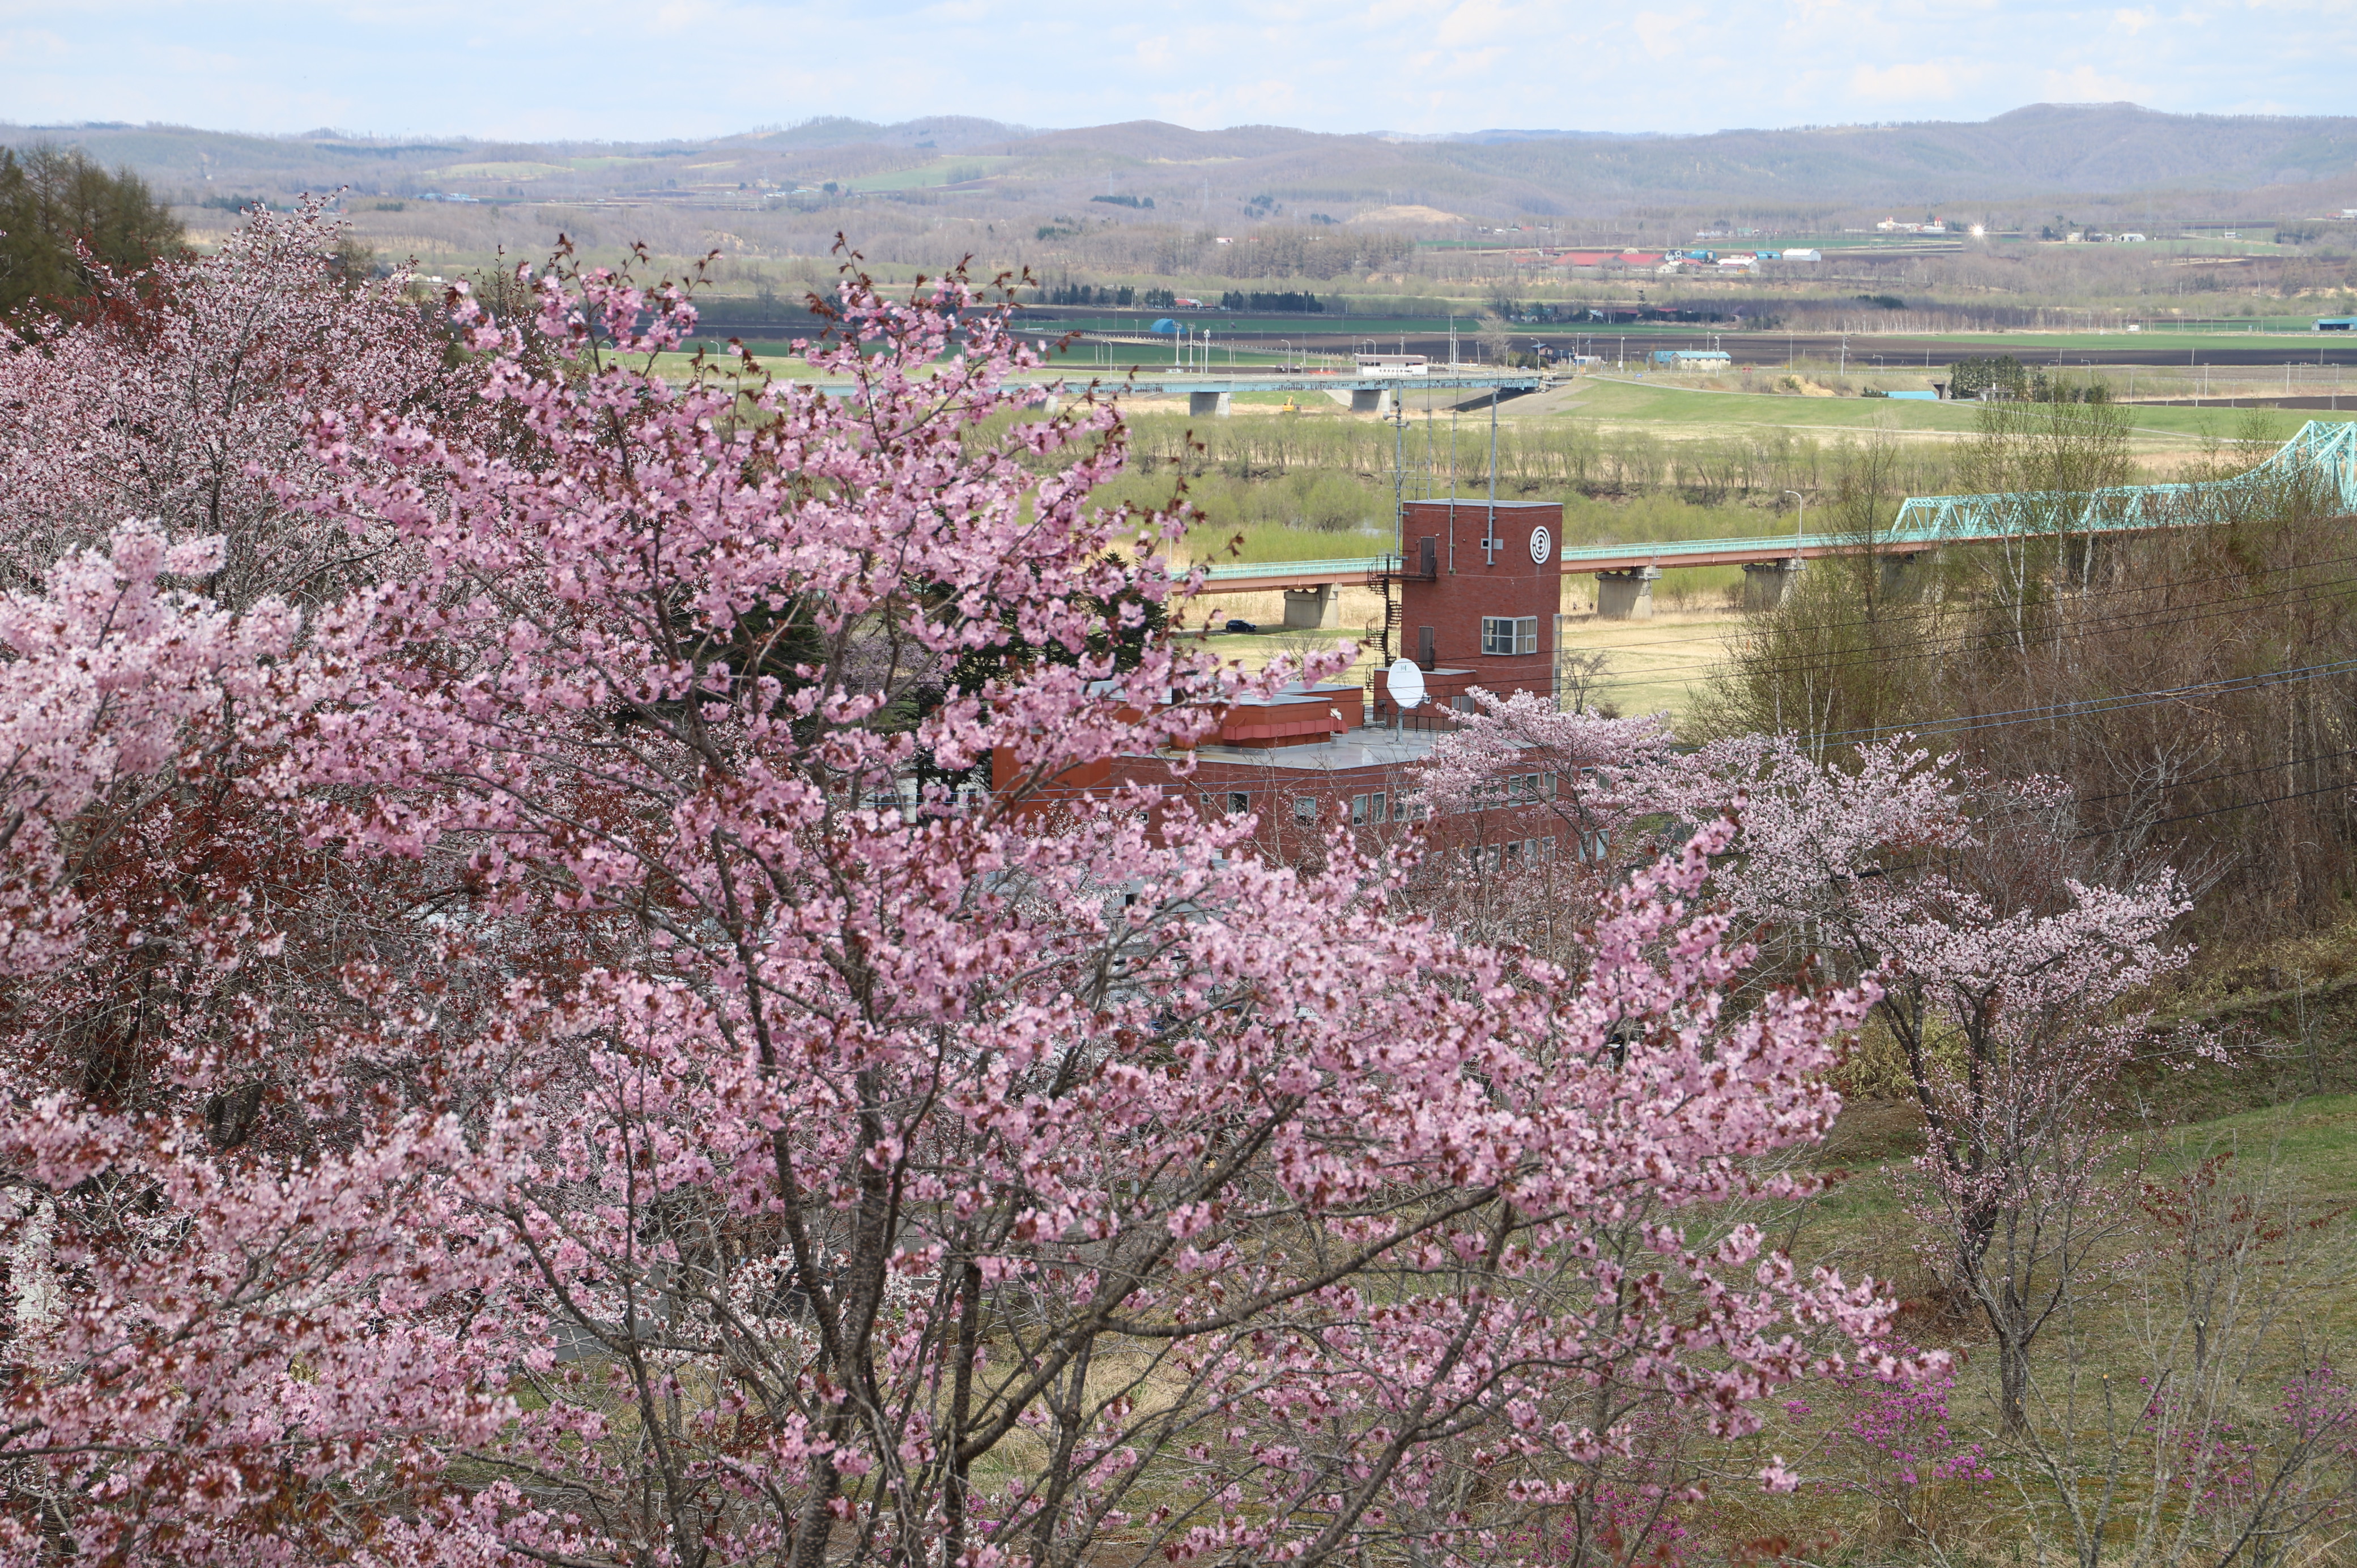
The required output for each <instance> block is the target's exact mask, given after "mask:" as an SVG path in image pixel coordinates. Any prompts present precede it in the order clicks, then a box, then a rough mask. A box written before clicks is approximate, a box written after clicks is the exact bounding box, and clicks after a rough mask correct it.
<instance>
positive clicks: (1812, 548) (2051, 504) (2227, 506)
mask: <svg viewBox="0 0 2357 1568" xmlns="http://www.w3.org/2000/svg"><path fill="white" fill-rule="evenodd" d="M2303 489H2304V490H2306V491H2308V492H2309V494H2311V495H2312V496H2314V497H2315V498H2316V499H2317V500H2318V501H2319V503H2320V504H2322V505H2323V506H2325V507H2326V508H2327V509H2329V510H2337V511H2343V512H2350V513H2357V423H2352V422H2327V421H2324V420H2310V421H2309V423H2308V424H2305V425H2302V426H2301V427H2300V431H2299V434H2298V435H2294V436H2293V437H2292V438H2291V439H2290V440H2289V441H2287V442H2285V443H2284V444H2283V446H2282V447H2281V448H2280V449H2278V450H2277V451H2276V452H2275V453H2274V454H2273V455H2272V456H2269V457H2268V458H2267V459H2266V461H2265V462H2263V463H2260V464H2258V465H2257V466H2256V467H2253V468H2251V469H2249V470H2248V471H2247V472H2244V473H2242V474H2237V475H2235V476H2234V477H2233V478H2226V479H2212V480H2204V481H2200V482H2195V483H2188V484H2166V485H2121V486H2118V487H2115V488H2114V489H2101V490H2094V491H2089V492H2072V493H2068V494H2060V493H2046V494H2040V493H2024V494H2013V495H1986V496H1915V497H1911V498H1910V499H1908V500H1907V501H1905V502H1904V503H1902V504H1901V505H1900V509H1899V515H1898V516H1897V517H1896V518H1895V519H1893V520H1892V521H1891V524H1890V526H1889V528H1887V529H1884V530H1883V531H1881V532H1879V533H1878V534H1876V535H1875V536H1874V537H1873V538H1872V539H1871V540H1867V539H1863V538H1860V537H1859V536H1858V535H1857V534H1855V533H1803V532H1792V533H1781V534H1772V535H1768V536H1764V537H1760V538H1753V539H1671V540H1649V541H1645V542H1639V543H1631V544H1585V545H1579V546H1576V547H1574V546H1566V547H1564V548H1562V549H1560V550H1558V551H1557V552H1556V556H1555V559H1556V564H1557V565H1558V566H1559V568H1560V569H1561V570H1562V571H1563V572H1564V573H1566V575H1569V574H1572V573H1594V574H1596V575H1598V576H1599V577H1605V578H1612V579H1633V580H1635V581H1636V582H1638V583H1643V582H1645V581H1648V580H1650V578H1651V577H1652V576H1657V575H1659V574H1660V572H1661V570H1662V569H1663V568H1664V567H1668V566H1749V567H1755V568H1760V569H1761V570H1762V571H1763V572H1764V573H1768V574H1789V573H1791V572H1792V571H1793V570H1794V569H1796V567H1797V564H1799V563H1801V562H1803V561H1808V560H1812V559H1814V558H1816V557H1818V556H1824V555H1855V554H1861V553H1865V552H1867V551H1868V550H1873V551H1877V552H1879V553H1885V554H1891V555H1900V556H1904V555H1908V554H1912V553H1921V552H1924V551H1931V550H1936V549H1938V548H1939V547H1940V546H1942V545H1943V544H1971V543H1986V542H1992V541H1996V540H2004V539H2018V538H2025V537H2034V536H2040V535H2045V536H2056V535H2072V536H2083V535H2088V534H2099V533H2142V532H2150V531H2152V530H2154V529H2162V528H2199V527H2204V526H2207V525H2209V524H2212V523H2218V522H2223V521H2228V520H2230V519H2232V518H2233V517H2236V516H2238V515H2242V514H2244V512H2246V511H2248V510H2250V509H2252V508H2253V507H2255V506H2259V505H2264V504H2266V503H2268V502H2270V501H2272V500H2274V499H2277V498H2280V497H2281V496H2283V495H2285V494H2287V493H2288V492H2292V491H2295V490H2303ZM1485 504H1486V503H1485V502H1484V501H1483V500H1481V499H1461V500H1459V501H1458V506H1459V507H1460V508H1462V509H1463V510H1465V511H1467V512H1468V513H1476V512H1479V511H1480V510H1481V509H1482V507H1483V506H1484V505H1485ZM1400 569H1401V563H1400V560H1399V558H1398V557H1397V556H1393V555H1373V556H1364V557H1357V556H1354V557H1351V559H1348V560H1333V561H1271V562H1265V563H1246V564H1239V565H1233V566H1215V567H1212V568H1211V572H1210V582H1209V583H1208V584H1207V588H1208V591H1210V592H1211V593H1214V594H1232V593H1255V592H1266V591H1267V590H1269V589H1272V588H1311V587H1318V586H1321V585H1330V584H1342V583H1355V582H1359V581H1362V580H1365V579H1367V578H1368V577H1370V576H1371V575H1382V574H1384V573H1386V572H1390V573H1396V572H1398V571H1399V570H1400ZM1614 586H1616V587H1617V586H1618V584H1615V585H1614ZM1640 592H1641V591H1640ZM1626 597H1628V595H1627V594H1625V593H1606V594H1602V595H1599V597H1598V604H1599V606H1600V607H1601V606H1606V605H1610V604H1613V603H1614V602H1615V601H1617V600H1620V599H1622V598H1626ZM1633 608H1634V607H1633V606H1632V609H1633ZM1604 613H1606V614H1607V615H1608V616H1609V615H1612V614H1613V610H1612V609H1610V608H1607V609H1605V612H1604ZM1635 613H1638V614H1642V613H1644V611H1642V610H1636V611H1635Z"/></svg>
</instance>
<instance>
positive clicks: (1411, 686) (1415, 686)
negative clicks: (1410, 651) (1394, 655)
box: [1385, 659, 1424, 709]
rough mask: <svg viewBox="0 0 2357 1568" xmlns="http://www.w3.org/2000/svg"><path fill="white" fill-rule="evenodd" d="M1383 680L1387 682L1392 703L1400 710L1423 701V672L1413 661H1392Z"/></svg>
mask: <svg viewBox="0 0 2357 1568" xmlns="http://www.w3.org/2000/svg"><path fill="white" fill-rule="evenodd" d="M1385 679H1386V680H1387V681H1388V682H1389V683H1390V686H1391V692H1392V701H1393V702H1394V703H1397V704H1398V705H1399V706H1400V707H1401V708H1403V709H1406V708H1413V707H1415V706H1417V705H1418V704H1420V703H1423V701H1424V671H1422V670H1419V669H1417V668H1416V663H1415V660H1413V659H1394V660H1392V667H1391V670H1390V671H1389V672H1388V673H1387V675H1386V677H1385Z"/></svg>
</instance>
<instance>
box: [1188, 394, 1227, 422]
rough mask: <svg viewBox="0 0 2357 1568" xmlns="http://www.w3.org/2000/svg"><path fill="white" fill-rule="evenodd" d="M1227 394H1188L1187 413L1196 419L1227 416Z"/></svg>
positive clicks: (1223, 417)
mask: <svg viewBox="0 0 2357 1568" xmlns="http://www.w3.org/2000/svg"><path fill="white" fill-rule="evenodd" d="M1228 396H1229V394H1228V393H1226V392H1189V393H1188V394H1187V412H1188V413H1189V414H1191V415H1193V416H1194V417H1195V418H1197V419H1205V418H1210V417H1211V416H1212V415H1217V416H1218V417H1220V418H1222V419H1225V418H1227V417H1228V416H1229V412H1230V411H1229V408H1228Z"/></svg>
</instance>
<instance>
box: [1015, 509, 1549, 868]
mask: <svg viewBox="0 0 2357 1568" xmlns="http://www.w3.org/2000/svg"><path fill="white" fill-rule="evenodd" d="M1562 530H1563V509H1562V507H1561V506H1560V505H1559V504H1557V503H1554V502H1529V501H1500V502H1496V503H1494V504H1492V503H1491V502H1489V501H1487V500H1480V499H1475V500H1465V499H1457V500H1415V501H1409V502H1406V503H1405V506H1404V507H1403V508H1402V513H1401V536H1402V540H1403V542H1404V543H1405V550H1404V551H1403V552H1402V553H1401V554H1400V556H1399V557H1397V558H1395V560H1396V564H1395V565H1394V568H1393V569H1392V570H1390V571H1388V572H1385V573H1383V574H1380V580H1379V581H1378V582H1376V583H1375V584H1373V586H1376V587H1378V588H1379V589H1380V590H1381V592H1382V593H1383V596H1384V602H1385V607H1386V620H1387V624H1386V627H1385V629H1384V634H1383V636H1384V640H1385V642H1386V643H1387V644H1388V646H1386V647H1385V648H1384V649H1383V650H1382V651H1383V655H1384V658H1385V660H1386V661H1388V660H1389V659H1390V658H1393V657H1405V658H1409V659H1413V660H1415V663H1416V664H1417V666H1418V667H1419V668H1420V669H1421V670H1422V671H1423V672H1424V681H1425V688H1426V701H1425V702H1424V703H1421V704H1419V705H1418V706H1417V707H1416V708H1415V709H1412V710H1409V711H1406V712H1405V713H1403V712H1402V711H1401V709H1400V708H1399V706H1398V704H1397V703H1395V702H1394V700H1393V698H1392V694H1391V682H1390V679H1389V674H1388V671H1383V670H1379V671H1377V673H1376V674H1375V676H1374V679H1373V681H1372V682H1371V683H1370V685H1369V686H1367V687H1363V688H1362V687H1361V686H1358V685H1355V684H1341V683H1328V684H1320V685H1314V686H1313V685H1300V684H1297V685H1295V686H1294V687H1291V688H1289V689H1287V690H1286V691H1285V692H1283V693H1277V694H1276V695H1275V696H1273V697H1269V698H1264V699H1256V700H1253V701H1248V702H1240V703H1234V704H1232V705H1231V706H1229V707H1228V708H1226V709H1225V710H1224V711H1223V712H1222V714H1221V715H1220V727H1219V731H1218V733H1217V734H1216V735H1215V736H1211V738H1209V739H1207V740H1206V741H1204V742H1203V743H1202V744H1201V745H1200V746H1198V747H1197V748H1196V750H1195V752H1194V763H1195V767H1194V770H1193V772H1192V773H1191V774H1190V775H1189V776H1187V777H1183V778H1182V777H1180V776H1179V775H1178V774H1176V773H1175V772H1174V771H1173V769H1172V766H1171V765H1172V763H1173V762H1174V761H1177V760H1179V758H1178V757H1177V756H1176V755H1175V754H1167V753H1166V754H1160V755H1144V756H1135V757H1114V758H1111V759H1108V760H1107V761H1105V762H1103V763H1100V764H1098V765H1096V766H1094V767H1092V768H1087V769H1084V770H1079V771H1076V772H1075V773H1073V774H1071V775H1067V776H1066V777H1065V778H1063V779H1060V780H1059V781H1058V786H1059V790H1058V792H1062V791H1071V792H1074V793H1078V792H1080V791H1084V790H1090V789H1103V788H1105V787H1107V786H1109V785H1113V784H1115V783H1123V784H1128V783H1140V784H1145V785H1147V786H1149V787H1152V788H1155V789H1159V790H1161V791H1162V792H1163V793H1164V795H1165V796H1166V797H1167V798H1169V799H1171V800H1175V801H1189V800H1191V801H1192V802H1193V803H1194V804H1195V806H1196V807H1197V808H1198V809H1200V810H1205V811H1222V812H1228V813H1243V812H1252V813H1254V814H1255V815H1256V816H1257V818H1258V827H1257V833H1258V837H1259V840H1260V843H1261V844H1262V847H1263V849H1264V851H1265V852H1266V853H1268V854H1272V855H1273V856H1275V857H1276V858H1279V859H1290V858H1293V856H1294V855H1296V854H1300V853H1305V852H1307V851H1308V850H1310V849H1312V848H1314V846H1315V845H1316V844H1318V843H1319V842H1321V841H1322V840H1323V837H1324V835H1325V832H1326V831H1327V829H1328V828H1329V827H1330V826H1331V825H1332V824H1333V823H1334V822H1337V821H1340V820H1345V819H1347V820H1348V821H1349V822H1351V825H1352V826H1354V827H1357V828H1361V829H1364V830H1367V831H1368V832H1383V831H1384V830H1386V829H1389V828H1391V827H1392V826H1393V825H1394V824H1400V823H1413V824H1415V830H1414V831H1416V832H1422V833H1425V834H1427V835H1429V836H1430V837H1432V838H1434V839H1436V840H1437V841H1439V842H1440V843H1445V844H1447V845H1448V846H1450V847H1452V848H1457V849H1460V850H1463V851H1465V852H1468V853H1469V854H1475V855H1479V856H1486V857H1487V862H1486V863H1487V864H1490V865H1494V866H1498V867H1501V868H1502V867H1504V866H1509V865H1514V864H1517V863H1520V862H1523V861H1527V860H1532V859H1544V858H1548V857H1551V856H1552V855H1553V854H1555V853H1556V850H1557V843H1556V839H1557V837H1558V836H1559V832H1560V823H1559V822H1558V820H1557V819H1556V817H1555V812H1554V811H1551V810H1546V809H1544V807H1545V803H1546V802H1549V801H1552V800H1554V799H1555V796H1556V792H1557V791H1556V782H1557V781H1556V780H1555V778H1554V777H1553V776H1552V775H1551V774H1548V773H1545V772H1544V771H1541V770H1538V769H1536V768H1533V769H1531V770H1528V771H1527V772H1525V773H1510V774H1509V775H1508V776H1507V777H1505V778H1503V779H1501V780H1499V782H1498V788H1497V790H1496V793H1495V795H1494V797H1493V800H1494V804H1493V805H1492V806H1491V808H1490V809H1488V810H1484V811H1473V812H1466V813H1461V814H1460V815H1458V817H1455V818H1452V819H1450V820H1449V821H1448V822H1431V821H1429V820H1428V819H1427V818H1426V815H1425V812H1424V809H1423V807H1422V806H1421V805H1420V804H1415V803H1411V802H1410V801H1409V800H1407V799H1406V797H1407V796H1409V795H1412V794H1413V793H1414V791H1415V768H1416V766H1417V765H1418V764H1419V763H1421V762H1422V761H1423V760H1424V759H1425V758H1426V757H1428V756H1429V755H1430V754H1431V751H1432V747H1433V744H1434V742H1435V740H1436V739H1437V736H1439V735H1440V734H1441V733H1442V732H1444V731H1446V730H1448V729H1449V728H1452V727H1454V725H1453V722H1452V718H1451V715H1452V714H1456V713H1458V712H1462V711H1465V710H1467V709H1469V708H1470V707H1471V706H1472V701H1471V699H1470V698H1469V696H1468V695H1467V693H1468V692H1469V690H1470V689H1471V688H1473V687H1475V686H1479V687H1480V688H1482V689H1483V690H1485V691H1488V692H1492V693H1497V694H1499V695H1501V696H1503V695H1508V694H1511V693H1515V692H1534V693H1541V694H1543V695H1552V694H1553V693H1555V690H1556V687H1555V650H1556V632H1557V627H1556V618H1557V616H1558V614H1559V613H1560V609H1561V605H1562V594H1563V586H1562V585H1563V577H1562V574H1561V570H1560V568H1559V566H1558V565H1557V563H1556V554H1555V552H1556V544H1557V542H1558V540H1559V539H1560V537H1561V535H1562ZM1564 847H1565V849H1566V853H1567V852H1569V850H1570V848H1571V847H1572V846H1568V845H1566V846H1564Z"/></svg>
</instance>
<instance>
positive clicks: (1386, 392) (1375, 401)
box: [1324, 387, 1392, 413]
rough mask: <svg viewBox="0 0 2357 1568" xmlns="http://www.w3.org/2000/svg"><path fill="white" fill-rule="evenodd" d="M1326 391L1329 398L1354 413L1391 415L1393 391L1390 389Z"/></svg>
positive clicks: (1354, 388)
mask: <svg viewBox="0 0 2357 1568" xmlns="http://www.w3.org/2000/svg"><path fill="white" fill-rule="evenodd" d="M1324 390H1325V392H1326V395H1327V396H1328V397H1330V398H1332V399H1333V400H1334V401H1335V402H1336V403H1340V404H1341V405H1342V406H1343V407H1345V408H1347V409H1349V410H1350V411H1351V413H1390V412H1391V411H1392V389H1391V388H1389V387H1350V388H1342V387H1328V388H1326V389H1324Z"/></svg>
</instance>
